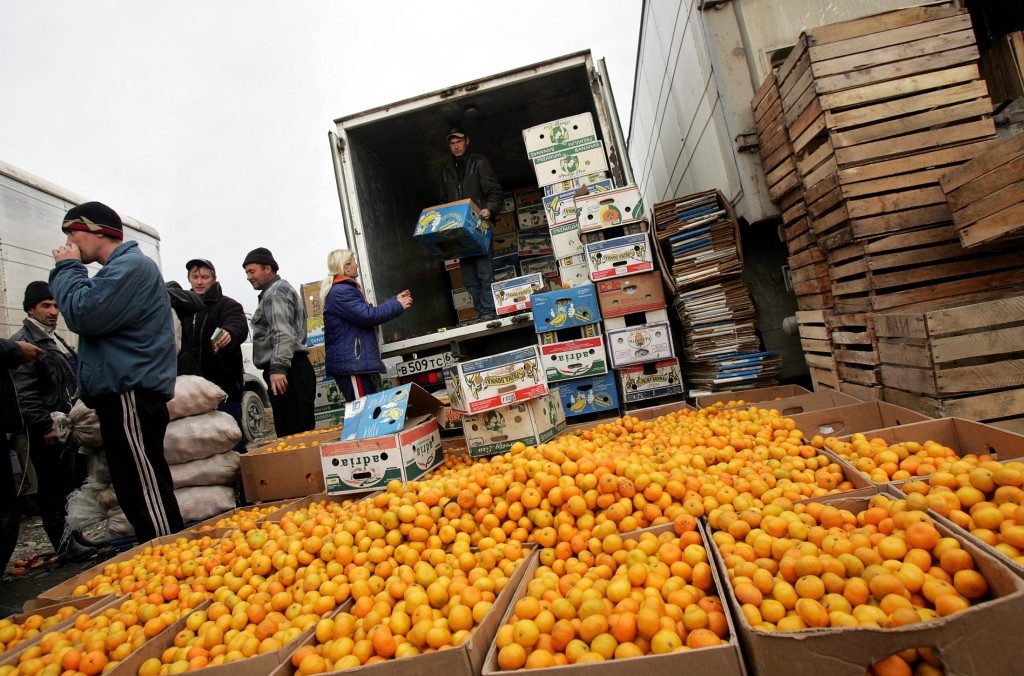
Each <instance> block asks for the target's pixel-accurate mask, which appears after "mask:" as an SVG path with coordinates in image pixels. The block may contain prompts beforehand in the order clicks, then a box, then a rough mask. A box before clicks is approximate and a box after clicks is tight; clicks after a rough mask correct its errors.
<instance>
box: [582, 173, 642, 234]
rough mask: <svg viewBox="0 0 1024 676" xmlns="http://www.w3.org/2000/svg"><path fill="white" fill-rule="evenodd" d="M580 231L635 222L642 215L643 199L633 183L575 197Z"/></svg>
mask: <svg viewBox="0 0 1024 676" xmlns="http://www.w3.org/2000/svg"><path fill="white" fill-rule="evenodd" d="M576 208H577V209H578V210H579V216H578V219H579V223H580V232H588V231H590V230H599V229H601V228H609V227H614V226H617V225H626V224H627V223H635V222H636V221H639V220H640V219H641V218H643V217H644V200H643V197H641V195H640V190H638V189H637V187H636V186H635V185H631V186H627V187H625V188H619V189H617V190H609V191H606V192H599V193H596V194H593V195H587V196H585V197H577V198H576Z"/></svg>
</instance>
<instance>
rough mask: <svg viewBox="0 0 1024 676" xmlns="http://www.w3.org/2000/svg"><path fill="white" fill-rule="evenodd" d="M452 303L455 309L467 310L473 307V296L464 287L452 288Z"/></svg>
mask: <svg viewBox="0 0 1024 676" xmlns="http://www.w3.org/2000/svg"><path fill="white" fill-rule="evenodd" d="M452 305H453V306H454V307H455V309H456V310H468V309H470V308H472V307H473V296H472V295H471V294H470V293H469V290H468V289H466V288H465V287H463V288H461V289H453V290H452Z"/></svg>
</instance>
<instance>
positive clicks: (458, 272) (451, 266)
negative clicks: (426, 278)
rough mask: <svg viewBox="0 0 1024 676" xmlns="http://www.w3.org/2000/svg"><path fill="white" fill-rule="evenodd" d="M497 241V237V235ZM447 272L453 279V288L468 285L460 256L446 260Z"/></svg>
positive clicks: (449, 277) (445, 267)
mask: <svg viewBox="0 0 1024 676" xmlns="http://www.w3.org/2000/svg"><path fill="white" fill-rule="evenodd" d="M495 241H497V237H495ZM444 269H445V272H447V273H448V279H450V280H451V283H452V289H461V288H462V287H464V286H466V283H465V282H464V281H462V260H461V259H459V258H449V259H447V260H446V261H445V262H444Z"/></svg>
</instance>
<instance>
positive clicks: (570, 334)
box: [537, 323, 601, 345]
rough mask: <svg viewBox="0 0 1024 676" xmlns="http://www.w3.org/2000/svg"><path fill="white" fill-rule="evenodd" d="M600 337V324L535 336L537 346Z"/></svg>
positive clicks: (547, 332) (546, 332)
mask: <svg viewBox="0 0 1024 676" xmlns="http://www.w3.org/2000/svg"><path fill="white" fill-rule="evenodd" d="M600 335H601V324H600V323H597V324H584V325H583V326H570V327H569V328H567V329H555V330H553V331H544V332H542V333H538V334H537V344H539V345H554V344H555V343H564V342H566V341H569V340H581V339H583V338H597V337H598V336H600Z"/></svg>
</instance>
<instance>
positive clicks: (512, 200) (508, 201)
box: [501, 192, 516, 218]
mask: <svg viewBox="0 0 1024 676" xmlns="http://www.w3.org/2000/svg"><path fill="white" fill-rule="evenodd" d="M515 210H516V196H515V194H513V193H511V192H507V193H504V194H502V196H501V213H503V214H514V213H515ZM513 218H515V216H513Z"/></svg>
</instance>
